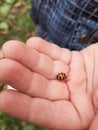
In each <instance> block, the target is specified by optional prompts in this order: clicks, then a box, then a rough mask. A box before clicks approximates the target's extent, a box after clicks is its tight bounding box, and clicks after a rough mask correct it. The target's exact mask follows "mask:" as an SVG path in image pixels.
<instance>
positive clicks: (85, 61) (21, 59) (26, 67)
mask: <svg viewBox="0 0 98 130" xmlns="http://www.w3.org/2000/svg"><path fill="white" fill-rule="evenodd" d="M2 52H3V56H4V58H3V59H1V60H0V82H5V83H7V84H9V85H11V86H13V87H14V88H15V89H16V90H14V91H13V90H4V91H3V92H2V93H0V110H2V111H4V112H6V113H8V114H9V115H11V116H14V117H16V118H19V119H22V120H25V121H28V122H30V123H32V124H37V125H39V126H42V127H46V128H49V129H51V130H98V114H97V109H98V79H97V78H98V43H96V44H94V45H91V46H89V47H87V48H85V49H83V50H82V51H69V50H68V49H64V48H60V47H58V46H57V45H54V44H50V43H49V42H47V41H45V40H43V39H41V38H38V37H33V38H30V39H28V41H27V43H26V44H23V43H22V42H20V41H15V40H12V41H8V42H6V43H5V44H4V46H3V48H2ZM60 72H63V73H66V75H67V78H66V79H65V80H64V81H58V80H57V79H56V75H57V74H58V73H60Z"/></svg>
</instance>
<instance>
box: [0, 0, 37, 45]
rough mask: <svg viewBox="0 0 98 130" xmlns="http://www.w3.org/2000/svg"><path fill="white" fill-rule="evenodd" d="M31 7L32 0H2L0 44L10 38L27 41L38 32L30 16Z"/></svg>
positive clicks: (0, 6) (0, 8)
mask: <svg viewBox="0 0 98 130" xmlns="http://www.w3.org/2000/svg"><path fill="white" fill-rule="evenodd" d="M4 1H5V2H4ZM30 8H31V3H30V0H1V2H0V46H2V45H3V44H4V42H6V41H8V40H10V39H18V40H21V41H24V42H25V41H26V40H27V38H29V37H31V36H34V35H35V34H36V28H35V25H34V23H33V21H32V20H31V18H30V13H29V12H30Z"/></svg>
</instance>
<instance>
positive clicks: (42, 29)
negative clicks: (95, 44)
mask: <svg viewBox="0 0 98 130" xmlns="http://www.w3.org/2000/svg"><path fill="white" fill-rule="evenodd" d="M32 5H33V7H32V10H31V17H32V19H33V20H34V22H35V24H36V26H37V30H38V36H40V37H42V38H44V39H46V40H48V41H50V42H53V43H55V44H57V45H59V46H61V47H66V48H69V49H70V50H81V49H83V48H84V47H86V46H88V45H90V44H92V42H91V40H90V39H92V38H91V37H92V35H93V34H94V33H96V31H98V0H32Z"/></svg>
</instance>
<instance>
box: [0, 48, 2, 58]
mask: <svg viewBox="0 0 98 130" xmlns="http://www.w3.org/2000/svg"><path fill="white" fill-rule="evenodd" d="M2 58H3V53H2V50H1V49H0V60H1V59H2Z"/></svg>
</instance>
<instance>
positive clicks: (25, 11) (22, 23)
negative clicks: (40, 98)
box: [0, 0, 47, 130]
mask: <svg viewBox="0 0 98 130" xmlns="http://www.w3.org/2000/svg"><path fill="white" fill-rule="evenodd" d="M30 9H31V3H30V0H0V48H1V47H2V45H3V44H4V42H6V41H8V40H11V39H17V40H21V41H24V42H25V41H26V40H27V39H28V38H29V37H31V36H35V35H36V28H35V25H34V23H33V21H32V20H31V18H30ZM0 86H1V87H0V89H2V88H3V87H4V84H2V83H0ZM0 91H1V90H0ZM0 130H47V129H45V128H40V127H38V126H35V125H32V124H29V123H27V122H24V121H20V120H18V119H15V118H13V117H10V116H9V115H7V114H5V113H4V112H1V111H0Z"/></svg>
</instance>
